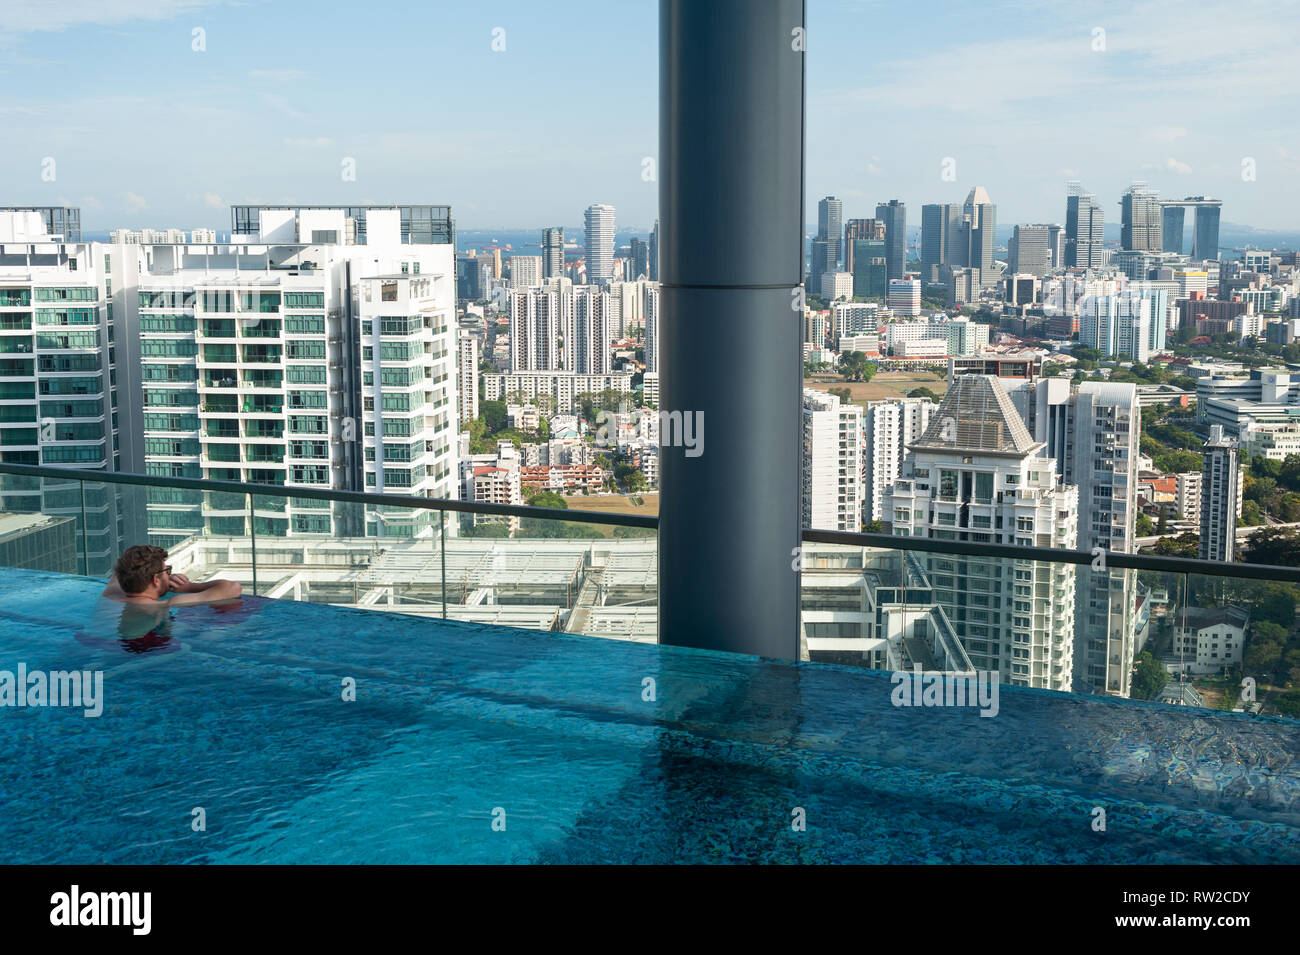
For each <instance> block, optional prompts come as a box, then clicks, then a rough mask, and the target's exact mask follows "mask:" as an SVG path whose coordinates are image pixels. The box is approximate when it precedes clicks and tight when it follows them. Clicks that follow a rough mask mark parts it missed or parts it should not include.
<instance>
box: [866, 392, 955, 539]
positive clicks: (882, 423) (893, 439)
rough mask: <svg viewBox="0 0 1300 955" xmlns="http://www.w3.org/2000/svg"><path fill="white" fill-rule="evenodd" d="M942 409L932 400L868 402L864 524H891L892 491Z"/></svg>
mask: <svg viewBox="0 0 1300 955" xmlns="http://www.w3.org/2000/svg"><path fill="white" fill-rule="evenodd" d="M938 407H939V406H938V405H936V404H935V403H934V402H933V401H931V400H930V399H929V398H898V399H887V400H882V401H868V402H867V405H866V407H865V408H864V409H863V413H862V431H863V439H864V440H863V466H862V474H863V494H864V500H863V506H862V518H863V520H864V521H888V520H890V517H889V515H888V514H887V513H886V511H885V504H886V499H887V497H888V495H889V489H890V487H891V486H892V485H893V483H894V482H895V481H897V480H898V476H899V474H900V473H901V471H902V468H903V458H904V457H905V456H906V455H907V448H908V445H910V444H911V443H912V442H913V441H916V440H918V439H919V438H920V437H921V435H923V434H925V431H926V429H927V428H928V427H929V426H930V418H931V416H932V415H933V413H934V412H935V410H936V409H937V408H938Z"/></svg>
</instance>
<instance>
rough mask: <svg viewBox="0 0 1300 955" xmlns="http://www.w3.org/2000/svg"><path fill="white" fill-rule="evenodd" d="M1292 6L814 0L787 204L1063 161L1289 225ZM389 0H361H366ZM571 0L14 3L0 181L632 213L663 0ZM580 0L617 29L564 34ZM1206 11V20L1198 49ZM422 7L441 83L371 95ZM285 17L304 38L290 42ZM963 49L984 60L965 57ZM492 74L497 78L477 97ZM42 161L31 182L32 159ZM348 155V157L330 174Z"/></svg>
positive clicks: (1048, 204)
mask: <svg viewBox="0 0 1300 955" xmlns="http://www.w3.org/2000/svg"><path fill="white" fill-rule="evenodd" d="M1294 8H1295V4H1294V3H1283V4H1276V3H1275V4H1271V5H1264V4H1247V5H1244V6H1237V7H1232V8H1230V9H1224V8H1220V7H1217V6H1215V7H1211V6H1210V5H1201V8H1200V15H1198V14H1197V11H1196V9H1188V8H1187V7H1186V6H1180V7H1177V8H1174V7H1172V6H1170V5H1169V4H1167V3H1162V2H1148V3H1142V4H1138V5H1136V6H1134V7H1131V8H1129V9H1125V10H1114V11H1099V10H1083V11H1080V10H1076V9H1070V10H1060V9H1058V8H1055V7H1052V8H1049V7H1047V6H1046V5H1044V4H1041V3H1039V2H1037V0H1027V2H1022V3H1016V4H1004V5H1003V6H1002V7H1001V8H999V9H1000V10H1002V12H1004V13H1007V14H1014V16H1006V17H999V16H990V15H989V13H988V12H985V11H983V10H981V11H979V12H978V13H976V12H968V11H966V10H963V9H960V8H955V7H944V8H942V9H941V10H940V11H939V13H940V14H941V15H940V16H936V17H927V18H926V19H925V20H924V21H922V22H910V20H909V18H908V17H907V16H906V13H905V11H902V10H893V9H891V8H889V7H888V6H886V5H879V4H874V3H867V2H848V0H845V2H830V0H827V2H813V3H812V4H810V6H809V27H808V37H809V41H808V43H809V45H808V66H807V76H808V80H807V84H808V85H807V98H808V106H807V113H808V124H807V144H808V164H809V168H808V177H807V186H806V195H805V197H804V198H805V207H806V211H805V221H806V222H808V223H811V224H813V227H814V228H815V223H816V203H817V200H818V199H819V198H820V197H821V196H824V195H835V196H837V197H839V198H841V199H842V200H844V215H845V217H846V218H851V217H857V216H863V215H870V210H871V209H872V208H874V205H875V204H876V203H879V202H888V201H889V200H890V199H893V198H899V199H902V200H903V201H904V202H905V203H907V204H908V205H910V206H912V207H913V208H915V209H919V207H920V206H921V205H922V204H924V203H930V202H942V201H958V200H959V199H960V196H961V195H964V194H965V193H966V192H967V191H969V189H970V188H971V187H973V186H974V185H977V184H979V185H983V186H985V187H986V188H987V189H988V191H989V193H990V194H991V195H995V196H997V197H998V204H999V215H1000V220H1001V221H1002V222H1003V223H1005V224H1008V225H1009V224H1013V223H1018V222H1024V223H1028V222H1044V221H1047V222H1050V221H1056V220H1058V219H1059V218H1061V216H1062V215H1063V211H1064V209H1063V201H1062V197H1061V184H1062V183H1063V182H1064V180H1066V179H1068V178H1078V179H1082V180H1084V181H1085V182H1086V183H1087V184H1088V188H1089V190H1090V191H1092V192H1093V193H1095V194H1096V195H1097V196H1098V197H1099V199H1100V200H1101V201H1102V204H1103V206H1104V207H1105V208H1106V210H1107V212H1108V219H1109V218H1110V215H1109V213H1112V212H1115V211H1117V209H1116V206H1115V203H1117V202H1118V200H1119V197H1120V195H1121V194H1122V193H1123V191H1124V190H1125V189H1126V188H1128V186H1129V185H1130V184H1131V183H1132V182H1133V181H1135V180H1142V181H1146V182H1147V183H1149V185H1150V187H1151V188H1152V189H1155V190H1158V191H1159V192H1160V194H1161V196H1162V197H1175V196H1177V197H1181V196H1184V195H1193V194H1204V195H1213V196H1216V197H1218V198H1220V199H1222V200H1223V201H1224V204H1225V207H1226V208H1227V209H1228V210H1229V212H1228V215H1227V217H1226V219H1225V225H1228V224H1237V225H1249V226H1251V227H1253V228H1256V229H1260V230H1283V229H1288V230H1289V229H1293V228H1294V226H1293V223H1291V222H1289V221H1287V219H1286V215H1287V212H1286V210H1287V208H1288V205H1290V207H1292V208H1293V207H1294V202H1295V199H1296V198H1297V189H1298V188H1300V187H1297V185H1296V176H1295V173H1296V172H1297V171H1300V134H1298V133H1297V132H1296V131H1294V130H1293V129H1288V128H1285V124H1283V123H1282V122H1281V121H1280V120H1279V119H1278V118H1277V117H1279V116H1283V115H1286V102H1285V98H1286V89H1287V84H1286V83H1285V77H1286V75H1287V74H1286V72H1285V68H1286V60H1285V57H1286V56H1287V55H1288V48H1287V43H1286V37H1285V33H1284V31H1279V30H1276V29H1270V25H1271V24H1276V22H1278V21H1279V20H1280V19H1282V18H1285V17H1286V16H1287V15H1288V11H1290V10H1293V9H1294ZM387 9H388V7H387V6H386V5H385V4H384V3H382V2H381V3H380V4H378V5H377V7H376V8H375V16H376V17H378V18H382V17H383V16H384V14H385V12H386V10H387ZM392 10H393V11H394V15H396V13H395V11H396V8H395V7H394V8H392ZM567 12H568V13H569V14H570V15H569V16H567V17H565V18H564V19H554V18H552V19H547V18H546V17H544V16H541V15H540V14H539V12H538V11H535V10H533V9H531V8H530V7H528V6H525V5H523V4H504V5H501V6H499V7H497V8H494V10H493V11H492V12H491V13H490V14H484V13H479V12H475V11H467V10H463V9H449V10H443V9H438V10H436V11H435V10H429V11H428V12H425V11H423V10H415V11H409V10H402V12H401V16H402V19H403V22H404V23H405V24H408V29H404V30H403V31H402V32H401V33H400V34H397V35H390V34H385V35H384V45H383V47H382V48H380V47H379V46H378V45H377V44H378V41H368V40H367V38H366V37H365V36H356V35H352V34H348V35H347V36H346V39H343V38H342V37H340V38H339V39H334V38H333V35H332V34H331V33H330V32H329V31H328V30H325V29H323V28H322V27H321V26H320V25H318V24H314V23H310V22H306V21H304V20H303V19H302V18H301V17H300V16H298V15H297V13H298V12H297V11H296V10H295V9H293V8H291V7H286V6H282V5H279V6H277V5H272V4H265V5H248V6H233V5H230V4H224V3H217V2H211V3H210V2H205V0H170V2H162V3H149V4H145V3H143V2H137V0H117V2H115V3H113V4H108V5H91V4H86V3H70V4H63V5H60V6H59V7H58V8H50V9H46V8H43V7H41V6H40V5H38V4H36V3H32V2H24V3H19V4H17V5H15V6H14V7H13V8H12V9H11V10H10V11H8V12H7V18H6V21H5V23H4V24H3V25H0V53H3V54H4V58H5V60H6V65H5V67H4V68H3V75H4V76H5V92H4V93H3V94H0V113H2V114H4V115H5V116H6V117H7V118H8V119H9V122H10V126H11V129H13V130H15V131H16V132H17V134H18V135H17V136H16V137H15V138H14V139H15V141H16V142H18V143H20V145H19V146H18V148H15V149H12V150H8V151H6V154H5V155H4V156H2V157H0V174H2V175H4V177H5V179H6V181H7V183H8V186H9V189H10V190H12V192H10V193H9V194H8V195H6V196H5V197H4V201H6V202H8V203H11V204H31V205H65V204H66V205H73V206H80V207H82V208H83V210H84V213H83V215H84V223H85V227H86V229H87V230H88V231H90V232H98V231H101V230H100V229H98V228H97V224H103V229H104V230H107V229H110V228H117V227H125V228H139V227H141V226H154V227H169V226H177V227H184V228H192V227H195V226H204V227H213V228H218V229H221V228H223V227H225V222H224V213H225V209H226V207H228V206H229V205H230V204H231V203H234V202H240V203H257V202H282V201H284V202H303V201H308V200H311V201H317V202H322V201H323V202H339V203H348V204H365V203H385V202H390V201H393V200H394V199H396V198H401V197H409V196H412V195H415V196H422V197H427V199H428V201H431V202H438V203H446V204H450V205H451V206H452V207H453V208H454V209H455V210H457V220H458V224H459V225H460V226H461V227H463V228H467V229H493V228H502V229H504V228H519V229H532V228H535V227H536V228H542V227H545V226H548V225H555V224H564V225H566V226H572V225H575V224H577V222H578V221H580V220H579V218H578V217H579V215H580V210H582V209H584V208H586V207H587V206H588V205H590V204H592V203H593V202H602V203H608V204H610V205H612V206H614V207H615V208H616V209H618V210H619V220H618V221H619V222H620V223H626V224H627V225H628V226H629V227H634V228H637V229H638V230H639V231H642V232H645V231H648V230H649V228H650V225H651V223H652V222H653V220H654V218H655V215H656V212H657V208H656V207H657V201H658V183H657V181H656V180H657V169H656V168H655V166H656V163H657V147H658V143H657V140H658V126H657V106H656V102H655V100H656V93H657V79H656V77H657V69H658V64H657V52H656V47H657V39H658V33H657V27H656V17H657V7H656V5H655V4H652V3H646V4H641V5H630V6H628V7H625V8H619V9H617V10H614V11H608V10H605V9H603V8H598V7H597V6H596V5H593V4H588V3H579V4H576V5H574V6H573V7H572V8H571V9H569V10H568V11H567ZM992 12H993V13H996V12H997V10H995V11H992ZM1175 14H1176V15H1175ZM597 16H598V17H599V18H600V22H601V23H602V25H603V29H604V30H605V31H607V32H608V33H609V34H610V35H611V36H613V37H615V38H625V39H626V42H616V43H610V44H587V43H584V42H583V40H582V37H583V36H584V35H585V33H584V31H585V30H586V27H585V26H584V25H585V24H587V23H589V22H591V21H592V20H593V19H594V18H596V17H597ZM1211 16H1212V17H1213V21H1214V35H1215V37H1216V39H1217V40H1218V41H1219V45H1218V46H1216V47H1215V48H1212V49H1206V48H1205V44H1204V43H1203V42H1201V40H1202V33H1203V29H1204V27H1203V22H1204V20H1205V18H1206V17H1211ZM936 24H937V25H936ZM498 29H501V30H504V33H500V34H498V33H494V31H496V30H498ZM195 30H202V31H203V33H202V34H201V35H196V34H195V33H194V31H195ZM431 30H436V31H437V33H438V35H440V36H445V37H446V38H447V39H448V40H449V42H448V43H446V44H445V49H444V50H443V52H442V53H441V54H440V62H441V63H443V67H442V70H441V71H440V72H441V74H442V75H445V76H446V77H447V80H446V83H447V86H446V88H445V89H443V88H442V87H440V86H439V85H438V80H437V79H436V78H435V79H433V80H431V81H430V82H431V83H433V84H434V86H433V88H432V89H431V90H429V91H426V92H420V91H418V90H412V91H411V95H409V96H407V95H399V96H392V95H390V91H391V90H393V89H408V88H410V82H409V78H407V76H406V74H405V72H404V70H405V63H407V62H409V57H408V56H406V55H405V51H406V49H407V44H410V45H411V46H410V49H411V51H412V52H414V51H415V49H416V47H415V44H416V43H417V42H423V41H424V40H425V39H427V36H428V34H429V32H430V31H431ZM1097 31H1103V32H1101V33H1098V32H1097ZM1193 33H1194V34H1195V36H1193V35H1192V34H1193ZM879 35H887V36H889V37H891V41H890V52H889V53H887V54H885V55H884V56H882V57H880V58H876V59H873V60H872V61H871V62H872V67H871V69H870V70H869V71H867V72H865V73H864V72H863V71H862V70H861V69H860V68H859V67H858V66H857V64H859V63H861V62H862V57H861V53H862V49H861V47H862V43H863V41H862V38H863V37H871V36H879ZM290 36H294V37H301V38H302V39H303V40H304V42H303V44H302V50H303V51H304V52H301V53H299V52H295V51H294V50H295V47H294V45H292V44H291V45H289V46H288V47H286V45H285V43H284V40H285V38H286V37H290ZM232 38H233V42H232ZM408 38H409V39H408ZM200 41H201V42H200ZM1193 41H1195V42H1193ZM370 42H373V43H375V44H376V45H375V46H367V43H370ZM345 43H346V47H345V46H344V44H345ZM494 43H495V44H496V45H497V46H499V47H504V48H502V49H499V50H497V51H494V50H493V45H494ZM196 44H197V45H201V46H202V49H201V50H199V49H194V47H195V45H196ZM106 45H108V48H109V49H112V50H113V51H114V54H115V57H114V58H115V59H116V60H118V61H120V62H131V63H135V64H140V65H141V69H140V70H138V71H136V72H130V71H119V72H114V73H112V74H110V75H108V76H97V77H96V78H95V80H94V82H93V83H92V84H87V82H86V81H85V79H84V75H85V74H84V71H83V70H81V69H77V70H69V69H60V67H67V66H71V65H73V64H75V63H80V62H84V61H85V60H86V58H89V57H93V56H95V55H102V53H103V50H104V49H105V48H106ZM423 49H424V47H423V46H421V47H420V50H421V51H423ZM307 50H310V51H311V52H310V54H309V53H307V52H305V51H307ZM333 50H337V51H338V52H339V53H340V55H342V54H344V53H346V55H347V57H348V58H349V59H350V60H351V61H353V62H364V63H365V65H366V68H365V73H364V75H365V77H366V79H365V80H360V81H359V80H357V78H356V77H355V76H354V75H352V74H351V73H349V72H348V71H346V70H333V69H325V68H322V66H321V65H320V64H321V61H322V59H323V58H325V57H328V56H329V54H330V52H331V51H333ZM1239 50H1249V54H1242V53H1238V52H1236V51H1239ZM975 73H977V74H978V77H979V82H977V83H971V82H969V81H968V80H964V79H963V77H964V76H968V75H974V74H975ZM589 74H596V75H601V76H602V77H603V79H602V82H601V83H599V84H596V87H598V88H596V87H585V86H584V90H585V92H584V97H589V98H588V99H584V107H583V109H584V111H589V112H590V113H591V114H592V115H594V116H597V117H599V119H598V121H597V122H594V123H592V122H558V123H557V122H555V121H554V115H553V112H552V111H540V110H535V109H532V108H531V107H527V106H526V105H524V104H525V103H526V101H525V100H522V99H520V98H519V97H518V96H517V95H516V94H517V91H519V90H521V89H530V90H531V89H537V88H539V87H541V86H545V85H547V84H550V85H552V86H553V87H554V88H555V89H557V90H563V89H565V88H568V87H570V86H572V85H573V84H575V83H581V82H582V78H583V77H584V76H586V75H589ZM164 77H165V80H166V81H165V82H163V81H162V78H164ZM1031 78H1032V80H1033V81H1032V82H1027V80H1029V79H1031ZM1137 88H1140V89H1141V90H1142V96H1141V97H1135V96H1133V95H1132V92H1133V90H1134V89H1137ZM1246 89H1248V90H1249V91H1250V96H1248V97H1243V96H1240V95H1238V94H1239V93H1240V92H1242V91H1243V90H1246ZM379 91H383V95H379ZM976 91H978V92H976ZM1067 94H1069V99H1068V108H1067V107H1063V106H1061V105H1060V104H1061V103H1063V102H1065V100H1063V99H1062V97H1064V96H1066V95H1067ZM1189 97H1192V98H1191V99H1189ZM494 98H497V99H501V100H502V103H501V104H500V105H498V106H493V107H492V108H491V109H490V110H489V109H487V108H486V106H487V105H490V104H491V103H492V101H493V99H494ZM413 100H414V105H415V106H416V108H415V109H414V110H413V109H412V106H413ZM1189 102H1195V103H1196V106H1197V110H1198V112H1199V114H1200V115H1201V116H1204V117H1213V129H1214V133H1215V135H1213V136H1209V135H1205V133H1206V132H1207V130H1206V128H1205V127H1206V126H1208V120H1207V121H1202V122H1201V123H1198V122H1196V121H1195V118H1194V117H1189V115H1188V106H1187V104H1188V103H1189ZM421 104H423V108H421ZM1054 104H1055V112H1053V111H1052V110H1053V106H1054ZM976 106H978V107H979V108H978V109H976V108H975V107H976ZM178 117H184V118H185V119H186V120H187V121H188V122H189V123H191V124H193V125H192V128H193V129H194V130H196V132H195V133H194V134H193V138H192V139H189V138H187V137H186V136H185V134H184V133H183V132H182V133H181V135H180V137H179V139H180V142H179V143H178V142H177V139H178V136H177V135H176V133H175V132H174V131H175V130H177V129H178V128H180V129H181V130H184V128H185V127H184V124H183V123H178ZM340 117H344V118H343V120H342V121H340ZM421 117H423V118H421ZM880 128H889V129H891V130H895V131H903V132H910V135H898V134H897V133H895V134H894V135H891V137H890V138H889V139H888V141H887V143H888V145H887V146H882V145H880V143H881V140H880V138H879V137H878V136H875V135H873V134H872V132H871V131H872V130H874V129H880ZM142 130H143V131H144V135H142V134H141V131H142ZM151 130H155V131H158V134H157V135H152V134H150V132H149V131H151ZM931 130H942V134H941V135H936V134H932V133H931V132H930V131H931ZM1084 132H1086V135H1082V133H1084ZM87 142H94V143H95V149H94V151H93V153H91V152H90V151H88V150H87V149H86V148H85V144H86V143H87ZM178 145H179V147H180V148H179V149H177V148H175V147H177V146H178ZM232 157H233V158H232ZM47 159H49V160H53V163H54V166H53V170H52V172H53V175H54V178H53V179H52V180H49V179H46V178H43V175H45V174H46V173H47V169H48V168H49V167H48V166H47V164H46V160H47ZM347 160H352V161H353V167H352V171H353V172H354V173H355V178H354V179H351V180H347V181H345V180H344V179H343V178H342V173H343V166H344V163H345V162H346V161H347ZM647 160H648V162H647ZM945 160H952V162H951V163H950V164H945ZM1246 160H1250V161H1251V164H1252V170H1251V171H1252V173H1253V175H1254V178H1253V179H1247V178H1244V175H1245V167H1244V166H1243V163H1244V162H1245V161H1246ZM945 172H948V173H950V174H951V176H952V178H947V179H945V178H944V175H945ZM542 184H544V186H545V187H544V188H540V187H539V186H541V185H542ZM1115 218H1116V219H1118V216H1117V215H1116V216H1115Z"/></svg>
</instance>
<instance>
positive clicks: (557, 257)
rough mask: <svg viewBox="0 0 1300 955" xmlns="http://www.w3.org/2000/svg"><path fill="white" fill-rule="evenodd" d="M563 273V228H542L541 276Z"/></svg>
mask: <svg viewBox="0 0 1300 955" xmlns="http://www.w3.org/2000/svg"><path fill="white" fill-rule="evenodd" d="M562 275H564V230H563V229H562V228H560V227H559V226H555V227H554V228H551V229H543V230H542V278H547V279H549V278H555V277H556V276H562Z"/></svg>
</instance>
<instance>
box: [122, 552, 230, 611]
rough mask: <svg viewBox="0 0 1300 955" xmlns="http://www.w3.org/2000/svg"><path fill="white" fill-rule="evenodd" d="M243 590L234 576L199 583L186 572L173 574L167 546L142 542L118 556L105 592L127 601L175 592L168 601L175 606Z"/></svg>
mask: <svg viewBox="0 0 1300 955" xmlns="http://www.w3.org/2000/svg"><path fill="white" fill-rule="evenodd" d="M242 591H243V588H242V587H240V585H239V584H238V583H237V582H235V581H233V580H220V579H218V580H207V581H204V582H203V583H198V584H196V583H194V582H193V581H191V580H190V579H189V578H188V577H186V576H185V575H184V574H173V573H172V569H171V567H170V566H169V565H168V564H167V552H166V551H165V550H163V549H162V548H161V547H150V546H149V545H147V544H140V545H137V546H135V547H128V548H127V549H126V550H125V551H124V552H123V553H122V556H121V557H120V558H118V561H117V564H116V566H115V567H114V568H113V576H112V578H111V579H110V580H109V582H108V586H107V587H105V588H104V593H103V596H104V597H107V598H108V599H110V600H120V601H123V602H125V603H149V604H157V603H159V602H160V601H161V598H162V597H165V596H166V595H167V594H174V595H175V596H173V597H172V598H171V599H170V600H168V601H167V605H168V606H171V607H176V606H185V605H188V604H203V603H215V602H217V601H219V600H233V599H234V598H236V597H238V596H239V595H240V594H241V593H242Z"/></svg>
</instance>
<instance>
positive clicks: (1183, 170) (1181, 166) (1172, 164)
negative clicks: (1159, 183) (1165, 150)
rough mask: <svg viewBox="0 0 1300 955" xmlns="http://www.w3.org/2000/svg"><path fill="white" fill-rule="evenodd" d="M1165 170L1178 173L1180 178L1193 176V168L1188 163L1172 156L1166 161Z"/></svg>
mask: <svg viewBox="0 0 1300 955" xmlns="http://www.w3.org/2000/svg"><path fill="white" fill-rule="evenodd" d="M1164 168H1166V169H1168V170H1170V171H1171V172H1176V173H1178V175H1180V176H1190V175H1191V174H1192V167H1191V166H1189V165H1188V164H1187V163H1185V162H1183V161H1182V160H1179V159H1175V158H1174V157H1173V156H1170V157H1169V158H1168V159H1166V160H1165V166H1164Z"/></svg>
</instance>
